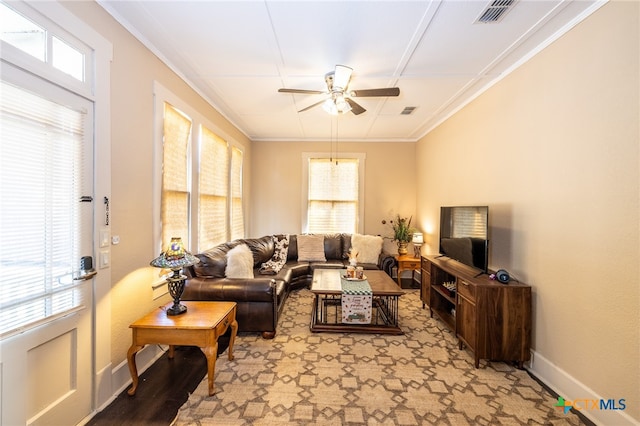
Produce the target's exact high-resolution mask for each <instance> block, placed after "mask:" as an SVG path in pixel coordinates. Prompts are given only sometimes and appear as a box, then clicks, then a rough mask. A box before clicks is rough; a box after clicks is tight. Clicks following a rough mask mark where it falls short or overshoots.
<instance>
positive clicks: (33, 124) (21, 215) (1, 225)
mask: <svg viewBox="0 0 640 426" xmlns="http://www.w3.org/2000/svg"><path fill="white" fill-rule="evenodd" d="M0 88H1V90H0V92H1V93H2V96H0V128H2V138H1V139H0V182H1V183H0V203H1V204H2V214H1V215H0V241H3V242H4V244H6V247H10V249H7V250H2V251H0V269H1V270H2V274H0V335H5V334H6V333H11V332H16V331H19V330H21V329H22V328H25V327H28V326H31V325H35V324H39V323H40V322H42V321H43V320H45V319H47V318H50V317H53V316H56V315H60V314H63V313H65V312H68V311H70V310H73V309H75V308H77V307H79V306H81V305H82V303H83V298H84V291H85V290H84V289H83V283H84V282H82V281H74V280H73V273H74V271H76V270H77V269H78V264H79V259H80V256H81V253H80V243H79V241H80V238H81V235H80V234H81V233H82V230H81V223H85V224H86V223H87V221H89V223H90V221H91V220H92V219H91V213H89V216H88V217H87V216H86V214H87V211H86V210H82V209H81V207H83V206H82V204H84V203H81V202H80V199H81V196H82V195H86V194H84V193H83V185H82V180H83V179H84V178H85V176H83V159H84V155H85V153H84V144H85V141H86V140H87V139H86V138H88V140H91V135H90V134H89V135H86V133H87V132H89V133H90V131H91V130H90V129H91V125H89V126H87V123H86V121H87V120H89V121H90V117H88V114H87V111H88V108H90V105H89V103H88V102H86V101H82V100H79V101H78V102H80V103H82V104H85V107H83V108H78V107H70V106H66V105H63V104H62V103H57V102H53V101H50V100H49V99H46V98H45V97H42V96H40V95H36V94H34V93H31V92H29V91H27V90H25V89H23V88H20V87H17V86H14V85H12V84H9V83H7V82H5V81H2V82H0ZM89 124H90V123H89ZM87 204H89V209H90V203H87ZM83 220H84V222H83ZM85 287H86V286H85Z"/></svg>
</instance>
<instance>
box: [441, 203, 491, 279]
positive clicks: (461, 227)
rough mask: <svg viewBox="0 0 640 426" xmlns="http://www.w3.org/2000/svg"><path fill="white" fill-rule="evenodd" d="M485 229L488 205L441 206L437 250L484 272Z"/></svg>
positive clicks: (487, 251) (485, 254) (486, 229)
mask: <svg viewBox="0 0 640 426" xmlns="http://www.w3.org/2000/svg"><path fill="white" fill-rule="evenodd" d="M488 230H489V207H488V206H454V207H441V208H440V254H441V255H443V256H447V257H449V258H451V259H454V260H457V261H458V262H461V263H464V264H465V265H468V266H471V267H473V268H477V269H479V270H480V271H482V272H484V273H486V272H487V270H488V264H489V237H488Z"/></svg>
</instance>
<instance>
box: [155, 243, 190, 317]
mask: <svg viewBox="0 0 640 426" xmlns="http://www.w3.org/2000/svg"><path fill="white" fill-rule="evenodd" d="M198 262H200V259H198V258H197V257H195V256H194V255H192V254H191V253H189V252H188V251H186V250H185V249H184V245H183V244H182V238H180V237H177V238H175V237H174V238H171V242H170V243H169V247H167V250H166V251H164V252H163V253H160V256H158V257H156V258H155V259H153V260H152V261H151V266H155V267H156V268H163V269H171V270H172V271H173V275H171V276H169V277H167V285H168V286H169V294H170V295H171V297H172V298H173V306H171V307H170V308H169V309H167V315H180V314H184V313H185V312H187V307H186V306H184V305H183V304H181V303H180V297H182V292H183V291H184V281H185V280H186V279H187V276H186V275H183V274H181V273H180V272H181V271H182V268H184V267H185V266H191V265H194V264H196V263H198Z"/></svg>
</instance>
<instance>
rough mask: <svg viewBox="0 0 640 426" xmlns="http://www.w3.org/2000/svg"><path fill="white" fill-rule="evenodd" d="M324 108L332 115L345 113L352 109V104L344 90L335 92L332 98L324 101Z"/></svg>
mask: <svg viewBox="0 0 640 426" xmlns="http://www.w3.org/2000/svg"><path fill="white" fill-rule="evenodd" d="M322 109H324V110H325V111H326V112H328V113H329V114H332V115H338V114H344V113H347V112H349V111H351V105H350V104H349V102H347V100H346V99H345V97H344V94H343V93H342V92H334V93H332V95H331V98H329V99H327V100H326V101H324V103H323V104H322Z"/></svg>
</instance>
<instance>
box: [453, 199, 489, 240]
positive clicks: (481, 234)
mask: <svg viewBox="0 0 640 426" xmlns="http://www.w3.org/2000/svg"><path fill="white" fill-rule="evenodd" d="M452 224H453V225H454V228H453V230H452V231H453V232H452V236H453V237H454V238H461V237H472V238H487V234H486V231H487V215H486V213H485V211H484V210H482V211H481V210H479V209H477V208H475V207H455V208H454V209H453V220H452Z"/></svg>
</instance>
